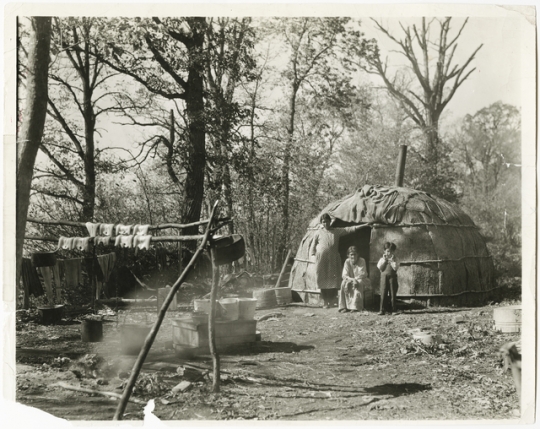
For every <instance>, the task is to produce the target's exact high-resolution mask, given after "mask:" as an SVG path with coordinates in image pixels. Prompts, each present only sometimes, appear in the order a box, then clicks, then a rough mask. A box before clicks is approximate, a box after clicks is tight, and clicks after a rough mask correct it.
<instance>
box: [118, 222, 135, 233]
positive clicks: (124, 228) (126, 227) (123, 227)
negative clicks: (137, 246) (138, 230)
mask: <svg viewBox="0 0 540 429" xmlns="http://www.w3.org/2000/svg"><path fill="white" fill-rule="evenodd" d="M132 229H133V225H122V224H121V223H119V224H118V225H116V235H117V236H118V235H131V231H132Z"/></svg>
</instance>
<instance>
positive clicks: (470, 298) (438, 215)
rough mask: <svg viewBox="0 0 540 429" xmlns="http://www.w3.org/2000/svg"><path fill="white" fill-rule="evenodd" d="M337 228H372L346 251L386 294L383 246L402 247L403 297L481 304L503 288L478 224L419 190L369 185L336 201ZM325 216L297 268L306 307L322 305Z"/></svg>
mask: <svg viewBox="0 0 540 429" xmlns="http://www.w3.org/2000/svg"><path fill="white" fill-rule="evenodd" d="M322 213H328V214H329V215H330V216H331V217H332V219H333V221H332V226H333V227H345V226H352V225H364V226H365V227H364V228H362V229H360V230H358V231H356V232H355V233H352V234H349V235H348V236H344V237H342V238H341V240H340V243H339V252H340V255H341V258H342V260H343V261H344V260H345V259H346V251H347V248H348V247H349V246H351V245H355V246H356V247H357V249H358V251H359V255H360V257H362V258H364V259H365V261H366V262H367V265H368V271H369V277H370V279H371V284H372V285H375V287H374V288H373V289H374V293H375V294H377V293H378V288H377V287H376V285H378V284H379V276H380V273H379V270H378V269H377V261H378V258H379V257H380V255H382V253H383V245H384V243H385V242H387V241H390V242H393V243H395V244H396V246H397V249H398V250H397V252H396V255H397V257H398V258H399V261H400V263H401V266H400V269H399V273H398V276H399V290H398V295H397V296H398V298H401V299H418V300H429V301H428V302H429V304H430V305H450V304H456V305H473V304H478V303H482V302H485V300H486V299H487V298H488V297H489V296H490V295H491V294H493V292H494V291H495V284H494V283H495V282H494V266H493V260H492V258H491V256H490V254H489V252H488V249H487V247H486V243H485V241H484V239H483V237H482V235H481V234H480V231H479V229H478V227H477V226H476V225H475V224H474V222H473V221H472V219H471V218H470V217H469V216H468V215H467V214H466V213H465V212H463V210H461V209H460V208H459V207H457V206H456V205H454V204H451V203H449V202H447V201H445V200H443V199H441V198H438V197H435V196H433V195H430V194H428V193H425V192H422V191H418V190H415V189H409V188H403V187H399V186H379V185H375V186H372V185H365V186H363V187H362V188H360V189H357V190H356V191H355V192H354V193H352V194H350V195H347V196H346V197H344V198H342V199H341V200H338V201H335V202H333V203H331V204H329V205H328V206H327V207H325V208H324V210H322V211H321V213H320V214H322ZM320 214H319V215H318V216H317V217H316V218H315V219H313V220H312V221H311V223H310V224H309V227H308V231H307V233H306V235H305V236H304V238H303V239H302V241H301V243H300V246H299V248H298V252H297V254H296V258H295V262H294V265H293V267H292V271H291V276H290V280H289V287H291V288H292V290H293V291H296V292H298V293H299V294H300V296H301V298H302V300H303V301H305V302H309V301H316V300H318V292H319V290H318V289H316V287H317V286H316V285H317V282H316V266H315V265H316V262H315V260H314V259H313V258H310V252H309V250H310V247H311V245H312V241H313V239H314V236H315V233H316V231H317V229H318V226H319V217H320Z"/></svg>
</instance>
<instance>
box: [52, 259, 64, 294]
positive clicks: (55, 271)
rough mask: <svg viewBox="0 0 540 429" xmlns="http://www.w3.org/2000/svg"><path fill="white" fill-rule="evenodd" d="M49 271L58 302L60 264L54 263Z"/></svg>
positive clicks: (60, 289) (60, 284)
mask: <svg viewBox="0 0 540 429" xmlns="http://www.w3.org/2000/svg"><path fill="white" fill-rule="evenodd" d="M51 271H52V277H53V280H54V286H55V292H56V302H57V303H59V302H61V301H62V283H61V281H62V277H61V276H60V264H58V263H56V265H54V266H52V267H51Z"/></svg>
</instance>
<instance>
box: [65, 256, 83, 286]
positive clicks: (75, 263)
mask: <svg viewBox="0 0 540 429" xmlns="http://www.w3.org/2000/svg"><path fill="white" fill-rule="evenodd" d="M63 262H64V271H65V278H66V287H67V288H74V287H77V286H78V285H79V284H80V283H82V270H81V267H82V265H81V262H82V259H81V258H77V259H64V261H63Z"/></svg>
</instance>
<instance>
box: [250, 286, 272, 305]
mask: <svg viewBox="0 0 540 429" xmlns="http://www.w3.org/2000/svg"><path fill="white" fill-rule="evenodd" d="M253 298H256V299H257V308H274V307H276V306H277V299H276V292H275V291H274V289H258V290H254V291H253Z"/></svg>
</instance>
